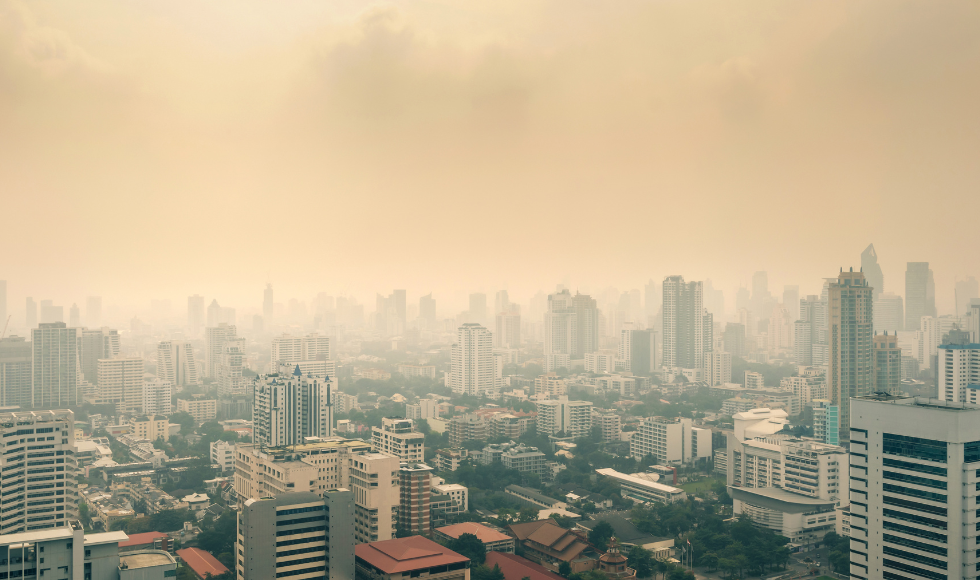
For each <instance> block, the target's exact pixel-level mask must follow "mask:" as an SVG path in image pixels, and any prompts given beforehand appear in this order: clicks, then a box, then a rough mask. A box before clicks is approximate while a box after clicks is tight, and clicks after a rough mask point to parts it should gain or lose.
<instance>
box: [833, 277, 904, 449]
mask: <svg viewBox="0 0 980 580" xmlns="http://www.w3.org/2000/svg"><path fill="white" fill-rule="evenodd" d="M828 292H829V296H830V298H829V303H828V304H829V306H828V311H827V312H828V318H829V324H828V333H827V334H828V336H829V341H830V367H829V371H828V373H827V390H828V394H829V395H830V400H831V401H833V403H834V404H835V405H837V407H838V408H839V409H840V432H841V438H842V439H848V438H850V417H851V398H853V397H863V396H865V395H868V394H870V393H871V389H872V387H873V382H874V363H873V358H872V344H871V343H872V331H873V327H874V321H873V312H872V311H873V305H872V304H873V294H874V289H873V288H871V286H869V285H868V281H867V280H865V278H864V274H862V273H861V272H854V271H851V272H844V271H841V273H840V276H838V277H837V279H836V280H834V281H832V282H831V283H830V285H829V287H828ZM899 372H901V369H899Z"/></svg>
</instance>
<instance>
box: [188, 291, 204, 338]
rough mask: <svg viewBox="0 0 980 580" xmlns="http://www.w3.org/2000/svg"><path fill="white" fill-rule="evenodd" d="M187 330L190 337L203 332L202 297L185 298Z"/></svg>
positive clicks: (196, 295)
mask: <svg viewBox="0 0 980 580" xmlns="http://www.w3.org/2000/svg"><path fill="white" fill-rule="evenodd" d="M187 329H188V330H189V331H190V333H191V335H192V336H200V334H201V331H203V330H204V296H201V295H199V294H195V295H193V296H188V297H187Z"/></svg>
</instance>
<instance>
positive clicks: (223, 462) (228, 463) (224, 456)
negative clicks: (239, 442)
mask: <svg viewBox="0 0 980 580" xmlns="http://www.w3.org/2000/svg"><path fill="white" fill-rule="evenodd" d="M211 465H217V466H218V467H219V469H220V470H221V471H233V470H234V469H235V444H234V443H229V442H227V441H221V440H218V441H212V442H211Z"/></svg>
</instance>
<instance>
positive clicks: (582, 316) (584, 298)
mask: <svg viewBox="0 0 980 580" xmlns="http://www.w3.org/2000/svg"><path fill="white" fill-rule="evenodd" d="M572 308H573V309H574V311H575V332H576V340H575V343H574V345H573V348H572V352H571V353H570V355H571V356H573V357H574V358H576V359H580V358H582V357H584V356H585V353H587V352H595V351H597V350H599V309H598V307H597V306H596V301H595V299H594V298H592V297H591V296H589V295H587V294H576V295H575V297H574V298H572Z"/></svg>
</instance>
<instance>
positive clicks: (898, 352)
mask: <svg viewBox="0 0 980 580" xmlns="http://www.w3.org/2000/svg"><path fill="white" fill-rule="evenodd" d="M871 348H872V358H873V361H874V371H873V372H874V374H873V375H872V383H871V384H872V388H871V392H873V393H885V394H888V395H898V394H900V393H901V387H902V349H901V348H899V346H898V336H896V335H895V334H894V333H892V334H888V332H885V333H884V334H876V335H875V336H874V338H873V340H872V344H871Z"/></svg>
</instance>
